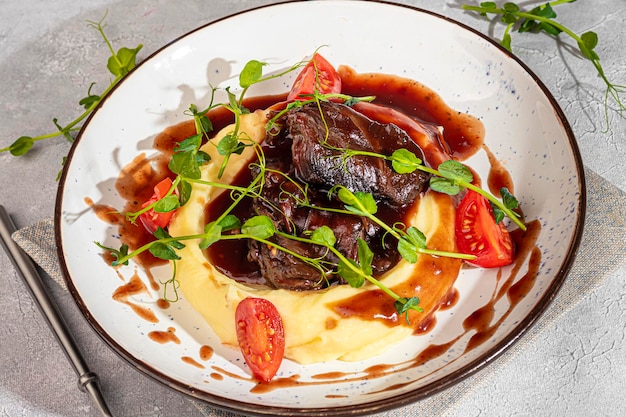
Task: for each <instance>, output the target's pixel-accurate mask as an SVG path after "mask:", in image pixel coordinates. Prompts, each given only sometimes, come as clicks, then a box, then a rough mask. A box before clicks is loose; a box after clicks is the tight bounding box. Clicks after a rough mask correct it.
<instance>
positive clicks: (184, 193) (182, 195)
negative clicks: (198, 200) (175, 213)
mask: <svg viewBox="0 0 626 417" xmlns="http://www.w3.org/2000/svg"><path fill="white" fill-rule="evenodd" d="M177 190H178V201H179V202H180V205H181V206H184V205H185V204H187V201H189V197H190V196H191V184H189V182H187V181H185V180H181V181H180V182H179V183H178V187H177Z"/></svg>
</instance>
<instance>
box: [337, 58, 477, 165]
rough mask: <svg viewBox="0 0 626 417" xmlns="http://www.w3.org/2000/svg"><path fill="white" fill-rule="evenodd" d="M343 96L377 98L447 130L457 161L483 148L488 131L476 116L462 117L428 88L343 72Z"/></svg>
mask: <svg viewBox="0 0 626 417" xmlns="http://www.w3.org/2000/svg"><path fill="white" fill-rule="evenodd" d="M340 73H341V82H342V84H341V85H342V92H343V93H345V94H348V95H352V96H356V97H359V96H376V100H375V101H374V102H375V103H380V104H384V105H386V106H389V107H392V108H395V109H398V110H400V111H402V112H403V113H405V114H407V115H409V116H412V117H414V118H416V119H417V120H419V121H423V122H427V123H433V124H435V125H439V126H443V132H444V137H445V140H446V144H447V146H448V147H449V149H450V154H451V156H452V157H453V158H454V159H457V160H461V161H462V160H465V159H467V158H469V157H470V156H472V155H473V154H475V153H476V152H477V151H478V150H479V149H480V147H481V146H482V144H483V141H484V136H485V129H484V126H483V124H482V123H481V122H480V121H479V120H478V119H476V118H475V117H474V116H471V115H468V114H465V113H460V112H459V111H457V110H454V109H453V108H451V107H450V106H448V105H447V104H446V103H445V102H444V101H443V99H442V98H441V97H440V96H439V95H438V94H437V93H436V92H435V91H433V90H431V89H430V88H428V87H426V86H425V85H423V84H421V83H419V82H417V81H414V80H410V79H407V78H402V77H397V76H393V75H386V74H357V73H355V72H354V71H352V70H351V69H349V68H346V67H342V68H341V70H340Z"/></svg>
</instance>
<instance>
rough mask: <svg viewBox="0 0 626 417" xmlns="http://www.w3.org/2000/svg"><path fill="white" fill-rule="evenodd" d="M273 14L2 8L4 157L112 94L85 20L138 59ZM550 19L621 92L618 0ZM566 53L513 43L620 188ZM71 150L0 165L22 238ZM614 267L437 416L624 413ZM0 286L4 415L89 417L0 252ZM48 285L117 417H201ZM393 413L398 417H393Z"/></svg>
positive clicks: (174, 4)
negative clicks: (206, 30)
mask: <svg viewBox="0 0 626 417" xmlns="http://www.w3.org/2000/svg"><path fill="white" fill-rule="evenodd" d="M269 3H274V2H272V1H262V0H224V1H220V0H211V1H209V0H205V1H201V0H186V1H173V0H129V1H125V2H120V1H117V0H47V1H43V0H21V1H18V0H0V148H3V147H5V146H8V145H9V144H10V143H11V142H12V141H13V140H15V139H16V138H18V137H19V136H22V135H35V134H38V133H43V132H48V131H52V130H54V126H53V124H52V123H51V121H52V119H53V118H55V117H57V118H58V119H59V120H61V121H65V120H71V119H72V118H73V117H74V116H75V115H76V114H78V112H79V111H80V109H79V108H78V106H77V104H76V102H77V100H78V99H79V98H80V97H82V96H83V95H84V93H85V91H86V89H87V87H88V86H89V84H90V83H91V82H92V81H95V82H97V86H104V85H106V84H107V83H108V79H109V76H108V74H107V72H106V69H105V67H104V64H103V62H104V60H105V59H106V58H107V56H108V55H107V53H108V52H107V50H106V48H105V47H104V45H103V43H102V40H101V39H100V38H99V36H98V35H97V33H95V31H93V30H92V29H89V28H88V27H87V25H86V21H87V20H99V19H100V18H101V17H102V16H103V15H104V14H105V11H106V10H108V17H107V28H106V31H107V34H108V36H109V38H110V39H111V40H112V42H113V43H114V44H115V45H117V46H118V47H119V46H134V45H137V44H138V43H142V44H144V49H143V50H142V51H141V53H140V55H139V59H142V58H145V57H146V56H148V54H150V53H151V52H153V51H155V50H156V49H158V48H159V47H161V46H163V45H165V44H166V43H167V42H169V41H171V40H172V39H175V38H177V37H178V36H180V35H182V34H184V33H186V32H188V31H189V30H191V29H193V28H195V27H197V26H200V25H203V24H205V23H207V22H210V21H212V20H215V19H217V18H220V17H223V16H226V15H229V14H231V13H235V12H238V11H241V10H245V9H249V8H252V7H255V6H259V5H264V4H269ZM398 3H402V4H409V5H413V6H416V7H420V8H424V9H427V10H431V11H433V12H437V13H440V14H442V15H445V16H448V17H450V18H453V19H456V20H459V21H461V22H463V23H465V24H468V25H469V26H471V27H473V28H475V29H477V30H479V31H481V32H483V33H486V34H488V35H490V36H492V37H499V36H501V34H502V31H503V29H504V26H503V25H501V24H495V23H492V22H490V21H488V20H486V19H482V18H479V17H477V16H476V15H474V14H470V13H467V12H464V11H463V10H461V8H460V4H461V3H462V2H461V1H459V0H448V1H432V0H404V1H399V2H398ZM539 3H540V2H524V4H539ZM556 10H557V12H558V15H559V17H558V19H559V20H560V21H561V22H564V23H566V24H567V26H569V27H571V28H572V29H573V30H574V31H575V32H576V33H579V34H580V33H583V32H585V31H588V30H593V31H595V32H597V33H598V35H599V39H600V44H599V46H598V48H597V51H598V54H599V55H600V57H601V58H602V63H603V65H604V68H605V71H606V74H607V76H608V77H609V78H610V79H613V80H615V81H616V82H618V83H621V84H626V50H625V49H624V48H623V45H624V44H626V30H624V22H625V21H626V1H624V0H593V1H592V0H580V1H578V2H576V3H574V4H565V5H560V6H558V8H556ZM398 36H401V33H398ZM264 41H266V40H263V39H257V40H254V42H264ZM574 47H575V45H574V44H573V43H572V41H571V40H570V39H568V38H566V37H562V38H561V39H560V40H555V39H554V38H551V37H549V36H546V35H543V34H540V35H529V34H521V35H518V34H514V36H513V48H514V51H515V53H516V54H517V56H518V57H519V58H520V59H521V60H522V61H523V62H525V63H526V64H527V65H528V66H529V67H530V68H531V69H532V70H533V71H534V72H535V73H536V74H537V75H538V76H539V77H540V78H541V79H542V80H543V81H544V83H545V84H546V85H547V87H548V88H549V89H550V91H551V92H552V94H553V95H554V96H555V98H556V99H557V101H558V102H559V104H560V105H561V107H562V108H563V110H564V112H565V114H566V116H567V117H568V120H569V121H570V123H571V125H572V127H573V129H574V132H575V134H576V137H577V141H578V144H579V146H580V149H581V153H582V155H583V160H584V162H585V165H586V167H587V168H588V169H590V170H592V171H593V172H595V173H597V174H599V175H600V176H601V177H602V178H604V179H606V180H607V181H609V182H610V183H612V184H613V185H615V186H616V187H618V188H619V189H621V190H626V169H624V160H626V133H625V132H626V120H624V119H621V118H619V116H618V114H617V113H616V111H615V108H614V107H612V108H610V109H609V113H608V114H609V125H610V129H609V131H606V127H607V126H606V122H605V113H604V102H603V100H604V87H603V84H602V82H601V80H600V79H599V78H598V76H597V73H596V72H595V70H594V68H593V67H592V65H591V64H590V63H589V61H586V60H584V59H582V58H581V57H580V56H579V55H578V54H577V53H576V52H575V48H574ZM365 52H366V50H364V53H365ZM98 91H99V90H98ZM69 147H70V144H69V143H68V142H66V141H65V140H63V139H58V138H57V139H53V140H49V141H46V142H43V143H40V144H38V145H37V149H36V150H35V151H33V152H31V153H30V154H28V155H27V156H24V157H20V158H15V157H13V156H11V155H9V154H8V153H6V152H5V153H1V154H0V204H2V205H4V206H5V207H6V208H7V209H8V211H9V212H10V213H11V214H12V216H13V218H14V219H15V221H16V223H17V224H18V226H19V227H23V226H27V225H30V224H34V223H36V222H38V221H40V220H42V219H46V218H50V217H52V216H53V212H54V202H55V194H56V191H57V182H56V181H55V177H56V175H57V172H58V171H59V170H60V168H61V165H60V163H61V160H62V157H63V156H64V155H65V154H66V153H67V152H68V149H69ZM623 220H624V219H622V221H623ZM611 268H612V270H614V271H615V272H613V273H611V274H610V275H609V276H608V277H607V278H606V279H605V280H604V281H603V282H602V283H601V285H600V286H598V287H597V288H595V289H594V290H593V291H592V292H591V293H590V294H588V296H586V297H585V298H584V299H583V300H582V301H581V302H580V303H579V304H578V305H577V306H576V307H575V308H573V309H571V310H570V311H568V312H567V313H565V314H563V315H561V316H560V317H559V319H558V320H557V321H556V322H554V323H550V324H549V325H547V326H546V328H545V329H544V330H543V331H542V332H541V333H539V335H538V336H537V337H535V338H534V339H533V340H532V341H531V342H530V343H528V344H527V348H526V349H525V350H524V351H523V352H521V353H520V354H518V355H517V356H516V357H515V358H514V360H512V361H511V362H510V363H507V364H505V365H503V366H502V367H501V369H500V370H499V372H498V373H497V375H494V376H493V379H492V380H491V381H490V383H489V384H488V385H487V386H483V387H482V388H481V390H475V391H474V392H472V393H471V395H467V396H465V397H464V398H462V399H460V400H459V401H456V402H455V404H454V406H452V407H450V408H449V409H448V410H447V411H446V413H445V414H446V415H449V416H482V417H485V416H489V417H491V416H494V417H495V416H498V417H500V416H531V415H532V416H624V415H626V399H625V394H624V393H625V388H626V343H625V340H624V334H625V330H624V329H625V327H626V314H625V311H626V290H625V286H624V281H625V278H626V267H625V266H624V265H611ZM0 279H1V282H2V290H1V291H0V305H1V306H2V311H3V317H2V320H0V415H1V416H7V417H18V416H31V417H52V416H65V417H74V416H97V415H98V412H97V410H96V409H94V407H93V406H92V405H91V403H90V401H89V399H88V398H87V397H86V396H85V395H83V394H81V393H80V392H79V391H78V389H77V387H76V376H75V375H74V372H73V370H72V369H71V367H70V366H69V365H68V363H67V361H66V358H65V356H64V355H63V353H62V352H61V350H60V349H59V347H58V345H57V343H56V341H55V340H54V338H53V336H52V334H51V332H50V331H49V330H48V328H47V327H46V325H45V324H44V321H43V320H42V319H41V317H40V314H39V311H38V310H37V309H36V308H35V306H34V304H33V302H32V301H31V299H30V297H29V295H28V293H27V292H26V291H25V289H24V286H23V284H22V282H21V281H20V280H19V278H18V276H17V274H16V273H15V271H14V269H13V266H12V264H11V263H10V261H9V260H8V258H7V257H6V255H5V254H4V253H0ZM52 284H54V283H52ZM50 288H51V291H52V292H53V296H54V297H55V299H56V300H57V301H58V302H59V304H60V307H61V310H62V311H63V313H64V316H65V317H66V319H67V321H68V323H69V325H70V327H71V328H72V330H73V331H74V332H75V335H76V338H77V340H78V343H79V345H80V346H81V347H82V349H83V351H84V352H85V356H86V358H87V361H88V363H89V364H90V365H91V366H92V368H93V370H94V371H96V372H97V373H98V374H99V375H100V376H101V378H102V380H103V389H104V392H105V396H106V397H107V399H108V400H109V402H110V405H111V408H112V409H113V410H114V411H115V412H116V415H120V416H128V417H136V416H203V415H205V414H202V411H201V410H200V409H199V408H197V407H196V406H194V404H193V403H192V402H190V401H189V399H188V398H187V397H185V396H184V395H182V394H180V393H178V392H174V391H172V390H170V389H169V388H167V387H165V386H163V385H161V384H159V383H157V382H155V381H153V380H152V379H150V378H148V377H146V376H144V375H143V374H140V373H139V372H137V371H136V370H134V369H133V368H132V367H131V366H129V365H128V364H127V363H126V362H124V361H123V360H121V359H120V358H119V357H118V356H117V355H116V354H115V353H113V352H112V351H111V350H110V349H109V348H108V347H107V346H105V344H104V343H103V342H102V341H101V340H100V339H99V337H98V336H97V335H96V334H95V332H94V331H92V329H91V328H90V327H89V325H88V324H87V322H86V321H85V319H84V318H83V317H82V316H81V314H80V312H79V310H78V308H77V307H76V305H75V304H74V301H73V300H72V298H71V296H70V295H69V294H68V293H67V292H65V291H64V290H62V289H61V288H60V287H59V286H58V285H50ZM483 372H489V368H487V369H485V370H484V371H483ZM407 413H408V412H407ZM215 415H222V414H221V413H219V412H218V413H216V414H215ZM397 415H403V413H402V410H400V411H399V414H397Z"/></svg>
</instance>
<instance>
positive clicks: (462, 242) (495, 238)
mask: <svg viewBox="0 0 626 417" xmlns="http://www.w3.org/2000/svg"><path fill="white" fill-rule="evenodd" d="M455 234H456V243H457V247H458V249H459V251H460V252H461V253H467V254H470V255H475V256H476V259H474V260H472V261H468V263H470V264H472V265H476V266H479V267H483V268H495V267H500V266H505V265H509V264H510V263H512V262H513V242H512V240H511V235H509V232H508V231H507V230H506V228H505V227H504V225H503V224H502V222H500V223H496V219H495V217H494V215H493V210H492V208H491V204H490V203H489V201H488V200H487V199H486V198H485V197H483V196H482V195H480V194H478V193H477V192H475V191H472V190H468V191H467V194H466V195H465V197H463V200H461V204H459V207H458V208H457V212H456V222H455Z"/></svg>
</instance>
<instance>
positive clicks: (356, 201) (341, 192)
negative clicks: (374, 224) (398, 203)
mask: <svg viewBox="0 0 626 417" xmlns="http://www.w3.org/2000/svg"><path fill="white" fill-rule="evenodd" d="M337 190H338V191H337V197H338V198H339V200H341V202H342V203H344V204H345V207H346V210H348V211H351V212H353V213H355V214H358V215H361V216H367V215H369V214H376V212H377V211H378V206H377V205H376V200H374V197H373V196H372V195H371V194H370V193H365V192H362V191H357V192H355V193H353V192H352V191H350V190H348V189H347V188H345V187H343V186H340V187H337Z"/></svg>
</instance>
